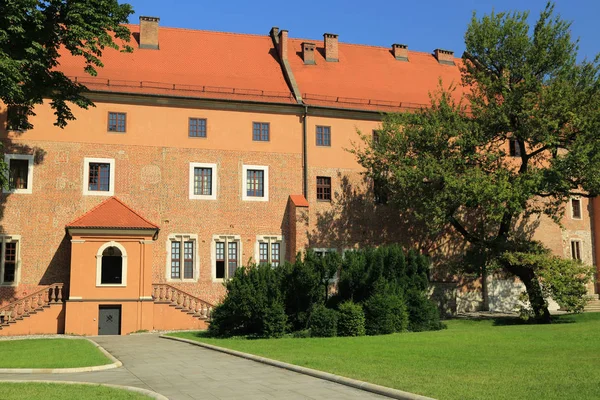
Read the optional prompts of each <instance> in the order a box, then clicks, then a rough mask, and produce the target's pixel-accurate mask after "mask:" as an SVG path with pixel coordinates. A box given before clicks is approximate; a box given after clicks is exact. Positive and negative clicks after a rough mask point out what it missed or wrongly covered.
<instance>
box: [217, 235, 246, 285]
mask: <svg viewBox="0 0 600 400" xmlns="http://www.w3.org/2000/svg"><path fill="white" fill-rule="evenodd" d="M241 245H242V244H241V240H240V236H238V235H215V236H213V249H212V250H211V252H212V258H213V272H212V276H213V280H217V279H218V280H220V279H229V278H231V277H232V276H234V275H235V271H236V270H237V268H238V266H239V259H240V254H241V253H242V252H241Z"/></svg>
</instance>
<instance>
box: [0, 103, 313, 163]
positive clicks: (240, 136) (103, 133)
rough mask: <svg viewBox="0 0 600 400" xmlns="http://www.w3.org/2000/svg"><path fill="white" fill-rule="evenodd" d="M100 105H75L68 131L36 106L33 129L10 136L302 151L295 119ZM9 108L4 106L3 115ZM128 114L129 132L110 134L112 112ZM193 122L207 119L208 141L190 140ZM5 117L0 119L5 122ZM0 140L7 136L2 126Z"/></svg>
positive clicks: (299, 126)
mask: <svg viewBox="0 0 600 400" xmlns="http://www.w3.org/2000/svg"><path fill="white" fill-rule="evenodd" d="M95 104H96V107H93V108H90V109H88V110H82V109H80V108H78V107H77V106H73V107H72V111H73V114H74V115H75V118H76V120H74V121H69V125H68V126H67V128H66V129H61V128H58V127H56V126H54V125H53V124H54V122H55V118H56V117H55V115H54V113H53V110H52V109H51V108H50V107H48V106H46V105H41V106H37V107H36V108H35V110H34V112H35V113H36V116H35V117H32V118H31V121H30V122H31V123H32V124H33V125H34V128H33V129H32V130H29V131H26V132H23V133H18V134H16V133H12V132H11V133H9V134H8V135H9V138H12V139H15V138H18V139H21V140H33V141H37V140H42V141H47V140H50V141H53V142H71V143H98V144H112V145H115V146H119V145H142V144H143V145H145V146H152V147H181V148H190V149H211V150H230V151H231V150H233V151H259V152H269V153H295V154H300V153H301V152H302V124H301V123H300V122H299V117H298V116H295V115H280V114H266V113H257V112H246V111H221V110H208V109H190V108H178V107H166V106H165V107H161V106H151V105H143V106H142V105H131V104H118V103H103V102H96V103H95ZM5 110H6V108H5V107H4V106H3V105H2V104H0V115H3V114H4V113H5ZM109 112H125V113H126V114H127V117H126V132H125V133H117V132H108V130H107V129H108V113H109ZM189 118H205V119H206V120H207V135H206V136H207V137H206V138H190V137H188V123H189ZM1 119H2V118H0V120H1ZM253 122H268V123H269V124H270V140H269V141H268V142H258V141H253V140H252V123H253ZM0 125H2V126H1V127H0V137H4V136H5V135H6V134H7V133H6V131H5V130H4V124H0Z"/></svg>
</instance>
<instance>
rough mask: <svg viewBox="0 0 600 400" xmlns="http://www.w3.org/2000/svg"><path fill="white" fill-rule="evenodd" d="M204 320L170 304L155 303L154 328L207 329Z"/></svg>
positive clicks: (162, 329)
mask: <svg viewBox="0 0 600 400" xmlns="http://www.w3.org/2000/svg"><path fill="white" fill-rule="evenodd" d="M207 328H208V324H207V322H206V321H204V320H199V319H197V318H194V317H192V316H191V315H190V314H187V313H185V312H182V311H181V310H178V309H176V308H175V307H172V306H170V305H169V304H156V303H155V304H154V329H155V330H159V331H168V330H178V329H201V330H204V329H207Z"/></svg>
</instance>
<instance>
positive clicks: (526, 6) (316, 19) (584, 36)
mask: <svg viewBox="0 0 600 400" xmlns="http://www.w3.org/2000/svg"><path fill="white" fill-rule="evenodd" d="M121 1H126V2H129V3H130V4H132V5H133V7H134V9H135V12H136V14H135V15H134V16H132V17H130V22H132V23H137V22H138V17H139V16H140V15H146V16H157V17H160V19H161V25H163V26H175V27H180V28H190V29H204V30H215V31H225V32H238V33H252V34H261V35H262V34H265V35H266V34H268V32H269V30H270V28H271V27H272V26H278V27H279V28H281V29H287V30H289V32H290V37H296V38H303V39H312V40H322V37H323V33H325V32H330V33H337V34H339V35H340V41H342V42H348V43H360V44H368V45H376V46H385V47H387V46H390V45H391V44H392V43H404V44H407V45H408V47H409V49H412V50H417V51H432V50H433V49H435V48H444V49H450V50H454V52H455V54H456V55H457V56H460V55H461V54H462V52H463V51H464V41H463V35H464V31H465V29H466V27H467V24H468V23H469V20H470V19H471V15H472V12H473V11H477V14H478V15H483V14H486V13H489V12H490V11H491V10H492V9H495V10H496V11H505V10H530V11H531V16H530V18H532V19H536V18H537V16H538V15H539V12H540V10H542V9H543V8H544V6H545V5H546V0H455V1H448V0H420V1H419V0H416V1H415V0H412V1H402V0H389V1H381V0H369V1H364V0H363V1H358V0H346V1H341V0H325V1H313V0H308V1H302V2H286V1H285V0H284V1H260V0H256V1H237V0H228V1H199V0H170V1H164V0H129V1H127V0H121ZM556 11H557V12H558V13H559V14H560V15H561V16H562V17H563V18H564V19H566V20H569V21H572V22H573V25H572V27H571V29H572V32H573V36H574V37H579V38H580V52H579V54H580V58H583V57H588V58H593V57H594V56H595V55H596V54H597V53H599V52H600V23H599V22H598V15H599V14H600V1H599V0H558V1H556Z"/></svg>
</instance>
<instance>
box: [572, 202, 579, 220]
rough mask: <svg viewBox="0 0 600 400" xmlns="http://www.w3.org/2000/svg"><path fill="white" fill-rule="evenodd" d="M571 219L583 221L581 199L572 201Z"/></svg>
mask: <svg viewBox="0 0 600 400" xmlns="http://www.w3.org/2000/svg"><path fill="white" fill-rule="evenodd" d="M571 217H572V218H573V219H581V199H578V198H572V199H571Z"/></svg>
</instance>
